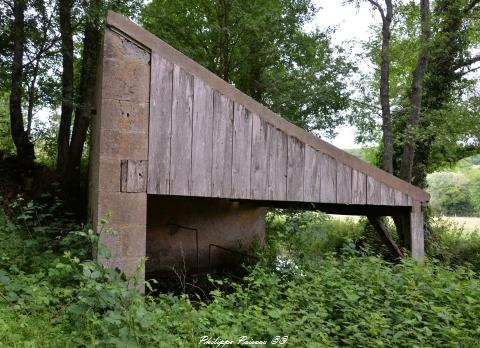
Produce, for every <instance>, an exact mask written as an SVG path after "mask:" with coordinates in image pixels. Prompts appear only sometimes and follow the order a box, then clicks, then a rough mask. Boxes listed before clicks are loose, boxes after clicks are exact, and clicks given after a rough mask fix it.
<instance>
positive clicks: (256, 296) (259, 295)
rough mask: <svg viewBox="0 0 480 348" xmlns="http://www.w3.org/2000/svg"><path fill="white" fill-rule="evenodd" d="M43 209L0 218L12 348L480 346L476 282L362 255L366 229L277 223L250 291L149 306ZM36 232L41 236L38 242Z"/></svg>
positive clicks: (3, 328)
mask: <svg viewBox="0 0 480 348" xmlns="http://www.w3.org/2000/svg"><path fill="white" fill-rule="evenodd" d="M44 209H46V207H43V208H40V207H38V206H36V205H34V204H32V205H28V204H26V205H22V207H18V215H17V217H16V218H14V219H13V220H8V219H6V218H5V217H3V218H0V219H2V220H0V222H1V223H0V237H1V238H0V251H1V253H2V254H1V255H2V263H1V264H0V342H2V344H3V345H5V346H16V347H32V346H42V347H43V346H45V347H58V346H61V347H97V346H98V347H195V346H198V345H199V341H200V339H201V337H202V336H208V337H211V338H212V339H215V338H223V339H229V340H232V341H234V342H237V341H238V339H239V337H240V336H244V335H245V336H248V337H249V338H250V339H254V340H257V341H259V340H260V341H263V340H265V341H270V342H271V340H272V339H274V338H275V339H278V340H280V339H287V338H286V336H288V341H287V346H292V347H339V346H341V347H376V346H378V347H412V346H435V347H436V346H439V347H440V346H460V347H461V346H463V347H472V346H476V344H477V342H478V340H479V339H480V330H479V329H478V324H477V319H478V317H479V316H480V302H479V301H478V298H480V281H479V279H478V278H477V277H476V275H475V274H474V273H473V272H471V271H468V270H467V269H466V268H462V267H458V268H457V269H456V270H455V271H452V270H451V269H450V268H448V267H445V266H443V264H441V263H431V264H428V265H426V266H420V265H418V264H416V263H415V262H413V261H411V260H406V261H405V262H403V263H400V264H392V263H388V262H386V261H383V260H382V259H381V258H379V257H376V256H372V255H368V254H365V253H364V252H360V251H358V250H356V249H355V244H354V243H355V242H356V241H358V239H357V238H360V235H361V233H362V226H361V225H359V224H356V223H354V222H352V221H347V222H344V221H340V222H337V221H332V220H330V219H328V218H327V217H326V216H324V215H317V214H313V213H305V214H298V213H290V214H283V215H269V220H268V225H269V229H270V232H271V233H270V235H269V238H270V245H272V246H273V247H274V248H275V249H274V251H275V252H272V249H270V250H266V251H263V253H262V252H260V255H261V256H262V257H260V261H259V262H258V263H257V264H255V265H254V266H251V268H250V269H249V272H248V275H247V276H246V277H245V278H244V279H243V280H241V281H237V282H231V281H229V280H225V279H223V280H222V279H218V280H211V282H212V286H213V287H217V289H215V290H213V291H212V292H211V301H210V302H204V301H201V300H200V299H195V298H188V297H187V296H173V295H171V294H162V295H160V296H158V297H155V298H154V297H151V296H147V297H143V296H142V295H140V294H139V293H138V292H137V291H136V290H135V289H134V288H132V287H131V286H129V282H130V285H131V284H132V282H134V281H135V280H136V279H135V277H126V276H125V275H123V274H121V273H120V272H119V271H117V270H111V269H106V268H103V267H101V266H100V265H98V264H97V263H96V262H94V261H93V260H91V259H89V258H88V257H87V256H86V255H88V250H90V249H91V246H92V245H95V243H96V241H97V236H96V235H95V234H92V231H91V230H90V229H88V227H83V228H78V226H76V229H74V231H75V232H70V233H66V232H65V231H64V228H66V227H67V226H68V227H75V226H74V225H72V224H70V223H67V222H64V225H63V227H64V228H61V226H60V225H61V224H60V222H57V225H56V226H57V227H52V229H53V231H51V230H49V224H50V222H49V221H48V218H47V219H46V220H42V219H37V218H36V216H39V214H42V211H43V210H44ZM26 211H27V212H28V211H30V212H35V213H33V214H26V213H25V212H26ZM22 214H23V216H24V218H20V217H21V216H22ZM19 218H20V219H19ZM42 221H43V222H42ZM34 226H36V227H44V228H43V229H38V234H37V233H32V231H33V230H32V228H33V227H34ZM59 231H62V232H61V233H60V232H59ZM19 236H20V238H19ZM37 237H38V238H39V239H40V240H41V241H42V243H39V242H38V241H36V238H37ZM29 245H34V246H35V247H29ZM444 245H445V244H444ZM9 248H12V249H11V250H7V249H9ZM22 250H24V253H22V252H21V251H22ZM279 253H280V254H279ZM279 255H281V256H283V257H284V259H283V260H284V262H283V267H279V263H278V258H277V257H278V256H279ZM272 260H273V262H272ZM224 282H230V287H231V288H232V289H233V290H232V291H230V292H229V293H226V292H224V291H222V288H223V283H224ZM147 286H148V284H147Z"/></svg>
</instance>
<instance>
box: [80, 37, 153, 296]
mask: <svg viewBox="0 0 480 348" xmlns="http://www.w3.org/2000/svg"><path fill="white" fill-rule="evenodd" d="M102 50H103V52H102V55H101V56H102V58H101V61H100V67H99V81H98V86H97V91H98V92H97V113H96V115H95V116H94V117H93V120H92V146H91V154H90V187H89V190H90V194H89V197H90V202H89V206H90V207H89V209H90V217H91V221H92V223H93V226H94V228H95V229H96V231H97V232H99V233H100V232H101V231H103V232H102V234H101V238H100V239H101V242H102V243H103V244H104V245H106V246H107V248H109V249H110V251H111V258H110V259H105V258H101V257H100V258H99V261H100V262H101V263H103V264H104V265H106V266H109V267H118V268H120V269H121V270H122V271H124V272H125V273H127V274H131V273H133V272H135V270H136V268H137V266H138V265H139V263H140V262H141V260H142V258H143V257H144V256H145V240H146V223H147V221H146V212H147V194H146V192H145V191H143V192H122V191H125V190H122V184H121V168H127V166H122V161H123V162H125V161H131V162H133V163H142V162H141V161H146V160H147V159H148V117H149V91H150V88H149V86H150V65H149V62H150V53H149V52H148V51H145V50H144V49H143V48H140V47H139V46H137V45H136V44H134V43H133V42H131V41H129V40H128V39H126V38H125V37H123V36H121V35H119V34H118V33H116V32H114V31H112V30H110V29H108V28H107V29H106V30H105V34H104V42H103V48H102ZM102 219H106V220H107V221H108V222H107V224H105V225H102V224H101V221H102ZM106 229H114V230H116V231H118V236H115V237H113V236H110V235H108V234H107V233H105V230H106ZM140 275H141V276H143V273H141V274H140ZM140 287H143V285H141V286H140Z"/></svg>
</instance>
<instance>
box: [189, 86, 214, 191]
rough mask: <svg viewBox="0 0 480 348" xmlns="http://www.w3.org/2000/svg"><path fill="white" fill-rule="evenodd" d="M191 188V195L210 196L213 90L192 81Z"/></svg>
mask: <svg viewBox="0 0 480 348" xmlns="http://www.w3.org/2000/svg"><path fill="white" fill-rule="evenodd" d="M193 86H194V92H193V133H192V189H191V192H190V193H191V195H193V196H204V197H210V196H212V165H213V159H212V148H213V90H212V89H211V88H210V87H209V86H208V85H206V84H205V82H203V81H202V80H200V79H198V78H196V77H195V78H194V81H193Z"/></svg>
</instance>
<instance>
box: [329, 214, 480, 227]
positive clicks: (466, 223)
mask: <svg viewBox="0 0 480 348" xmlns="http://www.w3.org/2000/svg"><path fill="white" fill-rule="evenodd" d="M330 216H331V217H333V218H334V219H341V220H345V219H351V220H353V221H358V219H360V217H359V216H353V215H333V214H332V215H330ZM442 219H446V220H448V221H452V222H455V223H457V224H459V225H461V226H463V227H464V228H465V229H466V230H469V231H473V230H478V231H480V217H463V216H443V217H442Z"/></svg>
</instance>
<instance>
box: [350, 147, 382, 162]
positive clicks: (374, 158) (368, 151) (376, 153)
mask: <svg viewBox="0 0 480 348" xmlns="http://www.w3.org/2000/svg"><path fill="white" fill-rule="evenodd" d="M346 151H347V152H348V153H350V154H352V155H354V156H355V157H358V158H360V159H361V160H362V161H365V162H367V163H369V164H371V165H373V166H377V165H378V164H379V161H380V160H381V149H380V148H379V147H362V148H358V149H348V150H346Z"/></svg>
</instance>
